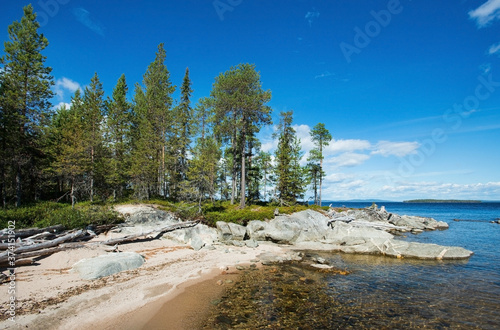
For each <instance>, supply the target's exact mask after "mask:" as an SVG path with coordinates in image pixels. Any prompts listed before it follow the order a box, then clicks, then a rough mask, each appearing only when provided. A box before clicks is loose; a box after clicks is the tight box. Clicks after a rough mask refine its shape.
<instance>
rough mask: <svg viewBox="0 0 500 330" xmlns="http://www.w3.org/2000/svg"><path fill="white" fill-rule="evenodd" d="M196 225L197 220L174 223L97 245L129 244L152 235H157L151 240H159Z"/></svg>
mask: <svg viewBox="0 0 500 330" xmlns="http://www.w3.org/2000/svg"><path fill="white" fill-rule="evenodd" d="M198 223H199V221H198V220H194V221H186V222H179V223H176V224H174V225H169V226H166V227H163V228H157V229H153V230H148V231H147V232H144V233H140V234H132V235H127V236H124V237H118V238H112V239H109V240H107V241H104V242H99V244H104V245H115V244H118V243H125V242H131V241H134V240H136V239H138V238H140V237H144V236H148V235H150V234H153V233H158V234H157V235H156V236H155V237H153V238H152V239H155V238H159V237H160V236H161V235H163V234H164V233H166V232H169V231H174V230H176V229H182V228H189V227H194V226H196V225H197V224H198Z"/></svg>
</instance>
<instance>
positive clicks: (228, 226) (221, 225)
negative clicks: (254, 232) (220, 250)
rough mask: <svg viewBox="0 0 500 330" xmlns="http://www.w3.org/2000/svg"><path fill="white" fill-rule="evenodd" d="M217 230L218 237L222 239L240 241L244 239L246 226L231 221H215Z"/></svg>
mask: <svg viewBox="0 0 500 330" xmlns="http://www.w3.org/2000/svg"><path fill="white" fill-rule="evenodd" d="M215 225H216V226H217V230H218V231H219V239H220V240H221V241H222V242H224V241H242V240H244V239H245V234H246V231H247V229H246V227H244V226H241V225H238V224H236V223H232V222H224V221H217V222H216V223H215Z"/></svg>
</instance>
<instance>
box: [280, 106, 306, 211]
mask: <svg viewBox="0 0 500 330" xmlns="http://www.w3.org/2000/svg"><path fill="white" fill-rule="evenodd" d="M280 116H281V118H280V123H279V124H278V129H277V132H276V133H275V134H274V137H275V138H278V148H277V149H276V154H275V161H276V166H275V175H276V190H277V192H278V196H277V197H278V199H279V202H280V204H284V203H287V204H288V203H295V202H296V201H297V199H298V198H302V197H303V195H304V191H305V185H306V180H305V171H304V168H302V166H301V165H300V159H301V158H302V151H301V147H300V140H299V139H298V138H297V135H296V132H295V130H294V129H293V127H292V121H293V111H287V112H281V114H280Z"/></svg>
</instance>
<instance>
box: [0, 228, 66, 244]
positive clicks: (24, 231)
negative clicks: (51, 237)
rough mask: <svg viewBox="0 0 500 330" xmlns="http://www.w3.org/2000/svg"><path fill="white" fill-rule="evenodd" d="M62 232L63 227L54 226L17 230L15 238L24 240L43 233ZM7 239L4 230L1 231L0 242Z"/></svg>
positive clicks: (7, 236)
mask: <svg viewBox="0 0 500 330" xmlns="http://www.w3.org/2000/svg"><path fill="white" fill-rule="evenodd" d="M63 230H64V226H63V225H55V226H50V227H46V228H41V229H40V228H28V229H19V230H16V232H15V236H16V239H17V238H26V237H30V236H33V235H36V234H40V233H43V232H49V233H57V232H61V231H63ZM8 238H9V235H8V234H7V232H6V230H3V231H2V232H1V233H0V241H2V240H7V239H8Z"/></svg>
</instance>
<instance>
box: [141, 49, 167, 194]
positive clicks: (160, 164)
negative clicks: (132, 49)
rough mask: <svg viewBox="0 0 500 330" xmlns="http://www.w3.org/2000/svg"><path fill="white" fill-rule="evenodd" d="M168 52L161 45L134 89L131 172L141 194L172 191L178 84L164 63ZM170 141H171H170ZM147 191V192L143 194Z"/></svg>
mask: <svg viewBox="0 0 500 330" xmlns="http://www.w3.org/2000/svg"><path fill="white" fill-rule="evenodd" d="M165 59H166V52H165V49H164V48H163V44H160V45H159V46H158V51H157V52H156V57H155V60H154V61H153V62H152V63H151V64H150V65H149V66H148V69H147V71H146V73H145V74H144V76H143V85H144V88H142V87H141V86H140V85H136V90H135V97H134V99H135V106H134V111H135V123H134V125H135V127H134V129H135V132H134V149H135V150H134V157H133V164H132V173H133V174H134V177H135V182H136V188H138V189H139V190H140V191H141V192H142V193H141V195H142V197H147V198H150V197H151V195H157V196H158V195H159V196H164V197H167V196H168V195H169V182H168V179H169V177H168V176H167V174H168V173H170V177H172V173H173V171H172V168H174V166H175V159H174V158H173V157H172V154H171V153H170V151H172V150H175V148H174V147H172V145H173V142H174V140H173V139H172V135H173V134H174V133H175V131H174V130H173V128H172V120H173V118H172V94H173V92H174V91H175V88H176V87H175V86H173V85H172V83H171V82H170V73H169V71H168V69H167V67H166V65H165ZM167 144H168V145H167ZM144 193H145V194H144Z"/></svg>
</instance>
